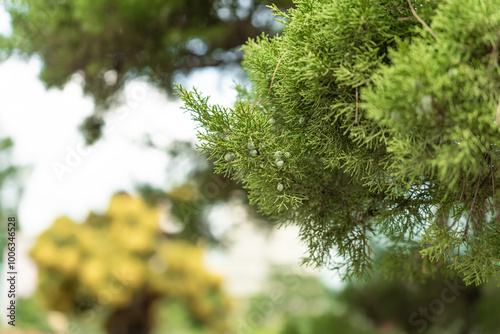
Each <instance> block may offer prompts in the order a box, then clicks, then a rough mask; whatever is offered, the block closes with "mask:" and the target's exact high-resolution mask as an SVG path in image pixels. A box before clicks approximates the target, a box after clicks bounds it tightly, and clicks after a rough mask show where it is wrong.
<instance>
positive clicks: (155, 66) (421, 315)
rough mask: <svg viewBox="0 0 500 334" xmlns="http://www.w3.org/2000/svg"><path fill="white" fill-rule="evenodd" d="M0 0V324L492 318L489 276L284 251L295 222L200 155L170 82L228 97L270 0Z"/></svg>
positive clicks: (397, 322)
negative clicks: (278, 221)
mask: <svg viewBox="0 0 500 334" xmlns="http://www.w3.org/2000/svg"><path fill="white" fill-rule="evenodd" d="M1 3H2V6H1V7H0V34H1V36H2V37H1V39H0V50H1V55H0V57H1V59H0V60H2V62H1V63H0V97H1V100H0V200H1V202H0V210H1V211H0V216H1V226H2V231H5V230H6V221H7V217H8V216H15V217H17V219H18V222H19V230H18V231H17V236H16V238H17V249H18V258H17V266H18V272H19V276H18V278H19V281H18V286H17V293H18V296H17V297H18V298H17V318H16V327H15V328H14V327H12V326H8V325H7V321H8V318H7V317H6V316H5V315H4V314H3V313H2V316H1V318H0V329H1V331H2V333H17V332H19V333H21V332H30V333H33V332H40V333H42V332H43V333H111V334H142V333H144V334H146V333H158V334H159V333H200V334H201V333H204V334H205V333H206V334H208V333H261V334H263V333H266V334H294V333H297V334H309V333H310V334H313V333H314V334H321V333H398V334H401V333H423V332H426V333H500V323H499V320H498V309H499V306H500V299H499V298H500V292H499V290H498V288H497V287H495V285H494V283H492V284H490V285H487V286H482V287H468V288H465V287H464V285H463V282H461V281H460V280H458V279H455V280H453V279H450V278H445V277H441V276H439V275H437V274H436V275H435V276H434V277H431V278H429V279H428V280H427V281H425V282H407V281H399V280H398V279H397V278H393V279H392V280H388V279H387V278H383V277H381V276H380V275H378V274H377V273H374V274H373V277H372V278H373V279H372V281H370V282H369V283H366V282H348V283H341V282H340V281H339V279H338V275H337V274H336V272H335V271H332V270H327V269H318V268H306V267H302V266H300V265H299V263H300V259H301V257H302V255H303V254H304V252H305V251H306V249H305V248H304V246H303V245H301V244H300V242H299V241H298V239H297V233H298V231H297V230H296V229H295V228H293V227H292V226H286V227H279V228H278V227H277V226H275V225H273V223H272V221H269V220H268V219H267V218H266V217H263V216H261V215H260V214H259V213H258V212H257V211H256V209H255V208H254V207H252V206H250V205H249V204H248V202H247V200H246V192H245V190H243V189H242V188H241V185H239V184H237V183H235V182H234V181H231V180H229V179H227V178H225V177H224V176H221V175H214V174H213V173H212V165H211V162H210V161H209V160H207V157H205V156H201V157H200V156H199V154H198V152H197V151H196V144H197V140H196V124H194V123H193V122H192V121H191V119H190V116H189V115H188V114H186V113H184V112H183V111H182V109H181V107H182V105H181V103H180V102H179V100H178V99H177V98H176V97H175V95H173V94H172V93H173V86H172V84H173V82H176V83H180V84H182V85H184V86H185V87H187V88H189V89H191V88H192V87H196V88H197V89H199V90H200V91H202V92H203V93H204V95H209V96H210V102H212V103H218V104H222V105H224V106H227V107H231V105H232V103H233V102H234V100H235V98H236V94H237V92H236V90H235V86H236V83H239V84H241V83H243V84H247V85H248V84H250V83H248V82H247V79H246V77H245V73H243V72H242V70H241V69H240V62H241V57H242V54H241V51H240V50H239V47H240V46H241V44H243V43H244V42H245V41H246V40H247V39H248V38H254V37H256V36H258V35H259V34H261V33H263V32H264V33H266V34H270V35H273V34H277V33H279V32H280V30H281V29H282V26H281V25H280V24H279V23H278V22H276V21H275V18H274V17H273V16H272V12H271V11H270V9H269V8H267V7H266V5H268V4H270V2H267V1H257V0H217V1H202V0H198V1H194V0H193V1H176V0H155V1H139V0H127V1H125V0H122V1H118V0H99V1H91V0H43V1H41V0H32V1H22V0H21V1H2V2H1ZM275 3H276V4H277V5H278V6H279V7H280V8H282V9H283V10H286V9H287V8H289V7H291V6H292V5H293V4H292V2H291V1H287V0H282V1H276V2H275ZM1 238H2V240H1V243H0V246H1V248H2V250H4V247H5V242H6V233H3V232H2V236H1ZM2 256H3V260H2V264H5V262H6V252H5V251H3V255H2ZM5 273H6V267H5V266H4V265H2V277H1V280H0V284H1V285H0V287H1V300H0V308H1V309H2V310H5V306H6V302H7V301H8V298H7V294H6V290H7V285H6V284H5V276H6V275H5ZM2 312H3V311H2Z"/></svg>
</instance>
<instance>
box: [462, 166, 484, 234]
mask: <svg viewBox="0 0 500 334" xmlns="http://www.w3.org/2000/svg"><path fill="white" fill-rule="evenodd" d="M480 185H481V175H479V178H478V180H477V187H476V193H475V194H474V199H473V200H472V207H471V209H470V211H469V215H468V216H467V221H466V222H465V230H464V237H463V241H466V240H467V233H469V220H470V216H471V215H472V212H473V211H474V209H475V208H476V200H477V194H478V193H479V186H480Z"/></svg>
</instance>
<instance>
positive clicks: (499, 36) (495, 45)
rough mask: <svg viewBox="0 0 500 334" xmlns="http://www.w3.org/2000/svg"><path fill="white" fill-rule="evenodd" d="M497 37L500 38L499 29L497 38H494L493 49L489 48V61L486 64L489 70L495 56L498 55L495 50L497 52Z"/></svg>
mask: <svg viewBox="0 0 500 334" xmlns="http://www.w3.org/2000/svg"><path fill="white" fill-rule="evenodd" d="M499 38H500V30H498V33H497V39H496V40H495V43H494V44H493V49H492V50H491V56H490V62H489V64H488V70H490V69H491V68H492V67H493V63H494V62H495V58H496V57H498V55H497V52H498V39H499Z"/></svg>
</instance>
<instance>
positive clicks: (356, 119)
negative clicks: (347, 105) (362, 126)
mask: <svg viewBox="0 0 500 334" xmlns="http://www.w3.org/2000/svg"><path fill="white" fill-rule="evenodd" d="M354 123H356V124H358V87H356V115H355V116H354Z"/></svg>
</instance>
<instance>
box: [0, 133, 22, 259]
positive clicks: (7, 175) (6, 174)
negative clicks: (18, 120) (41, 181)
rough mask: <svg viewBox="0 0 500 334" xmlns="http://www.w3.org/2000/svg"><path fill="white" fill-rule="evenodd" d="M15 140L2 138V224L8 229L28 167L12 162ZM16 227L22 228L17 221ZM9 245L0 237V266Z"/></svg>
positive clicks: (0, 169) (0, 212)
mask: <svg viewBox="0 0 500 334" xmlns="http://www.w3.org/2000/svg"><path fill="white" fill-rule="evenodd" d="M13 146H14V142H13V141H12V139H11V138H9V137H3V138H0V221H1V223H0V226H1V227H2V230H3V231H6V230H7V218H8V217H11V216H14V217H17V215H16V213H17V207H18V204H19V200H20V198H21V195H22V191H23V187H22V181H23V179H24V174H23V173H26V172H28V170H29V169H28V168H26V167H22V166H16V165H14V164H13V163H12V149H13ZM16 229H17V230H19V229H20V225H19V222H18V221H16ZM6 245H7V239H6V238H0V268H3V267H2V262H3V252H4V249H5V247H6Z"/></svg>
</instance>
